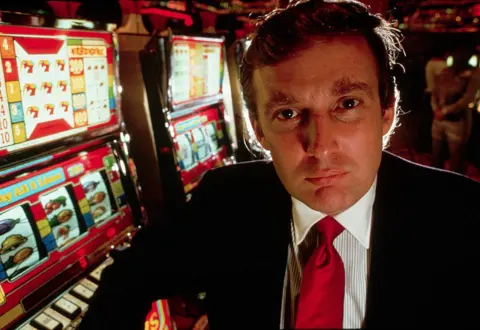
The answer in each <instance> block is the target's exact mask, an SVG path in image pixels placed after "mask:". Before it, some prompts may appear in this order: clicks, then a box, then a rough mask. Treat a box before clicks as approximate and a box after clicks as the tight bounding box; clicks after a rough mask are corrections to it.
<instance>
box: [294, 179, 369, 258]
mask: <svg viewBox="0 0 480 330" xmlns="http://www.w3.org/2000/svg"><path fill="white" fill-rule="evenodd" d="M376 185H377V178H375V180H374V181H373V184H372V186H371V187H370V189H369V190H368V192H367V193H366V194H365V195H363V197H362V198H360V200H358V201H357V202H356V203H355V204H353V205H352V206H351V207H349V208H348V209H346V210H345V211H343V212H342V213H339V214H337V215H336V216H335V220H337V221H338V222H339V223H340V224H341V225H342V226H343V227H344V228H345V229H346V230H347V231H348V232H350V234H352V235H353V236H354V237H355V238H356V239H357V240H358V241H359V242H360V243H361V244H362V245H363V246H364V247H365V248H366V249H368V248H369V247H370V229H371V224H372V212H373V202H374V200H375V188H376ZM325 216H326V214H324V213H322V212H319V211H315V210H313V209H311V208H309V207H308V206H307V205H305V204H304V203H302V202H301V201H299V200H298V199H296V198H294V197H292V217H293V225H294V230H295V237H296V243H297V245H299V244H300V243H301V242H302V241H303V240H304V239H305V236H306V235H307V233H308V231H309V230H310V228H312V226H314V225H315V224H316V223H317V222H318V220H320V219H323V218H324V217H325Z"/></svg>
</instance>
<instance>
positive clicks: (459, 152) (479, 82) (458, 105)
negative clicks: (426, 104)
mask: <svg viewBox="0 0 480 330" xmlns="http://www.w3.org/2000/svg"><path fill="white" fill-rule="evenodd" d="M473 55H474V49H473V47H472V48H470V47H468V46H467V45H464V44H459V45H457V47H456V49H455V50H454V51H453V53H452V57H451V59H452V60H453V63H452V64H451V65H450V66H448V67H446V68H444V69H443V70H442V72H441V73H440V75H438V76H437V77H436V79H435V82H434V84H433V89H432V98H431V106H432V110H433V116H434V118H433V122H432V165H433V166H434V167H437V168H443V167H444V159H443V157H442V154H443V143H444V141H446V142H447V144H448V151H449V156H450V157H449V169H450V170H452V171H454V172H457V173H461V174H464V173H465V171H466V145H467V142H468V139H469V136H470V132H471V128H472V111H473V107H474V104H475V102H476V99H477V93H478V91H479V89H480V70H479V69H478V65H477V66H476V67H473V66H472V65H471V64H470V63H469V62H470V59H471V58H472V56H473Z"/></svg>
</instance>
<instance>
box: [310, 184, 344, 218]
mask: <svg viewBox="0 0 480 330" xmlns="http://www.w3.org/2000/svg"><path fill="white" fill-rule="evenodd" d="M303 203H304V204H306V205H307V206H308V207H310V208H311V209H313V210H315V211H319V212H322V213H325V214H328V215H332V216H333V215H336V214H338V213H341V212H343V211H344V210H346V209H347V208H348V207H349V206H350V205H347V204H348V203H347V201H346V198H345V196H344V194H342V193H341V192H340V191H339V189H338V188H337V187H334V186H328V187H322V188H318V189H316V190H314V191H313V192H311V193H309V194H308V196H306V198H305V201H303Z"/></svg>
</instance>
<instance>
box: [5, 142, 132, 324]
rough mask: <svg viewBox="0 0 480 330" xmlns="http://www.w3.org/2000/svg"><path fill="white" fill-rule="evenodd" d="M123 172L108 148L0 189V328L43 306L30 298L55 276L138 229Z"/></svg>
mask: <svg viewBox="0 0 480 330" xmlns="http://www.w3.org/2000/svg"><path fill="white" fill-rule="evenodd" d="M121 175H122V174H121V173H120V166H119V164H118V163H117V160H116V158H115V156H114V155H113V153H112V149H111V148H110V147H109V146H102V147H98V148H97V149H94V150H93V151H90V152H88V153H87V152H81V153H79V154H78V155H77V156H76V157H74V158H72V159H69V160H67V161H62V162H58V163H56V164H55V165H52V166H48V167H45V168H44V169H42V170H39V171H36V172H32V173H29V174H28V175H24V176H20V177H18V178H16V179H13V180H11V181H10V182H7V183H4V184H2V185H0V289H1V290H0V291H1V292H0V325H4V324H10V323H12V322H13V321H15V320H13V319H8V317H10V316H9V315H18V314H17V312H15V313H13V314H12V313H9V311H10V310H12V309H15V308H18V306H21V308H22V313H27V312H29V311H30V310H31V309H33V308H35V307H36V305H35V303H40V301H32V300H31V298H29V297H31V296H35V294H34V292H35V290H37V289H38V290H43V288H42V286H43V285H44V284H45V283H47V282H48V281H49V280H50V279H52V278H54V277H55V276H57V275H59V274H60V273H62V271H64V270H66V269H69V267H70V266H72V265H74V264H75V263H78V262H79V259H81V258H82V257H83V256H87V255H91V254H95V253H97V250H98V249H99V248H100V247H101V246H104V245H105V244H107V243H108V242H110V241H111V240H112V239H114V237H116V236H118V235H119V234H120V233H122V232H124V231H125V230H128V228H133V225H134V222H133V217H132V213H131V210H130V208H129V206H128V204H127V197H126V194H125V191H124V188H123V185H122V181H121ZM84 262H87V261H84ZM86 265H87V264H86ZM86 265H85V266H86ZM54 284H55V285H56V286H55V288H51V290H50V291H52V290H54V289H56V288H57V286H58V285H59V284H61V283H54ZM37 296H38V295H37ZM41 298H42V299H43V298H44V296H42V297H41ZM19 304H20V305H19ZM20 316H21V315H18V317H20ZM5 318H7V319H5Z"/></svg>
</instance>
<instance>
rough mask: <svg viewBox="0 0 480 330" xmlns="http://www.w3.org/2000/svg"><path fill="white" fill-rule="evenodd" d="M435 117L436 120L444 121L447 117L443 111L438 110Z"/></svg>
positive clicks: (434, 114)
mask: <svg viewBox="0 0 480 330" xmlns="http://www.w3.org/2000/svg"><path fill="white" fill-rule="evenodd" d="M433 116H434V117H435V120H442V119H443V118H444V117H445V114H444V113H443V111H442V109H437V110H435V112H434V113H433Z"/></svg>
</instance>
